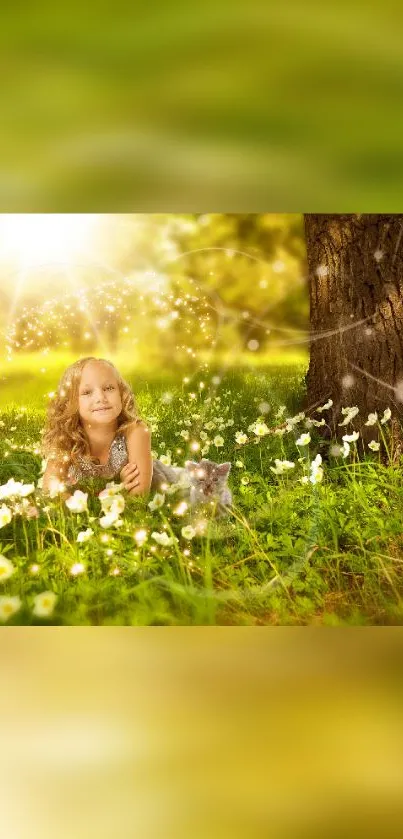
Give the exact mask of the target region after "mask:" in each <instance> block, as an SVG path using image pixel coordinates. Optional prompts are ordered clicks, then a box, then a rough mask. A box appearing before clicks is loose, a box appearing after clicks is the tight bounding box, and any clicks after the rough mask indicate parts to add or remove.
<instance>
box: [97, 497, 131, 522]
mask: <svg viewBox="0 0 403 839" xmlns="http://www.w3.org/2000/svg"><path fill="white" fill-rule="evenodd" d="M101 494H102V493H100V496H99V497H101ZM125 504H126V502H125V499H124V498H123V495H116V494H114V495H107V496H106V497H104V498H102V499H101V507H102V512H103V513H114V514H115V515H116V516H118V515H119V513H123V510H124V509H125Z"/></svg>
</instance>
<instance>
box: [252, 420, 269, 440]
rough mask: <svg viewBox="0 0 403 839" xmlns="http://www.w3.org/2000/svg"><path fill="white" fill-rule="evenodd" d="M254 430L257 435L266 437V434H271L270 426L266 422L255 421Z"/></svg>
mask: <svg viewBox="0 0 403 839" xmlns="http://www.w3.org/2000/svg"><path fill="white" fill-rule="evenodd" d="M253 432H254V434H256V437H265V436H266V434H269V428H268V427H267V425H266V423H265V422H255V427H254V429H253Z"/></svg>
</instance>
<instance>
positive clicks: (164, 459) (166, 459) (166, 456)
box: [160, 453, 171, 466]
mask: <svg viewBox="0 0 403 839" xmlns="http://www.w3.org/2000/svg"><path fill="white" fill-rule="evenodd" d="M160 461H161V463H163V464H164V466H170V465H171V455H170V454H169V453H168V454H161V455H160Z"/></svg>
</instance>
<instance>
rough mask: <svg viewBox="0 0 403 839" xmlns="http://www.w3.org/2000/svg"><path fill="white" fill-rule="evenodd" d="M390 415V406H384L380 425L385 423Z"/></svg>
mask: <svg viewBox="0 0 403 839" xmlns="http://www.w3.org/2000/svg"><path fill="white" fill-rule="evenodd" d="M391 416H392V411H391V410H390V408H385V410H384V412H383V417H382V419H381V425H385V423H386V422H388V421H389V420H390V418H391Z"/></svg>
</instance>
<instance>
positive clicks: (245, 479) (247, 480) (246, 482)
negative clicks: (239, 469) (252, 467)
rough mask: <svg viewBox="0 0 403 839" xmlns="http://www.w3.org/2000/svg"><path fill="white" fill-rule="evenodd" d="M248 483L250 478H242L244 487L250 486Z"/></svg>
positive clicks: (245, 476)
mask: <svg viewBox="0 0 403 839" xmlns="http://www.w3.org/2000/svg"><path fill="white" fill-rule="evenodd" d="M248 483H249V478H248V476H247V475H244V476H243V478H241V484H242V486H244V487H246V486H248Z"/></svg>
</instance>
